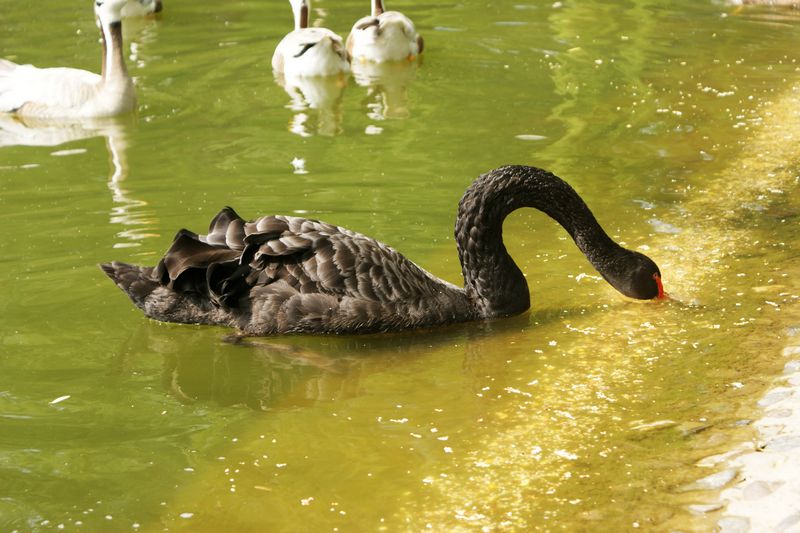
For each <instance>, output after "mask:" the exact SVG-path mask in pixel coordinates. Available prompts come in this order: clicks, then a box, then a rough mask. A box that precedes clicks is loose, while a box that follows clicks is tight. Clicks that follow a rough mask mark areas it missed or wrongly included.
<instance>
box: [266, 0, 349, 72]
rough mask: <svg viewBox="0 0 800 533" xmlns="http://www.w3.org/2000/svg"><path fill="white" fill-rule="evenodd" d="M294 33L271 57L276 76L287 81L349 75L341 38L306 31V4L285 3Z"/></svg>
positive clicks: (315, 30)
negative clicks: (290, 12)
mask: <svg viewBox="0 0 800 533" xmlns="http://www.w3.org/2000/svg"><path fill="white" fill-rule="evenodd" d="M289 1H290V2H291V4H292V11H293V12H294V31H292V32H290V33H288V34H287V35H286V37H284V38H283V39H282V40H281V42H280V43H278V46H277V47H276V48H275V53H274V54H273V55H272V68H273V70H274V71H275V72H276V73H279V74H284V75H286V76H290V77H298V76H335V75H337V74H341V73H344V72H349V71H350V63H349V62H348V60H347V54H346V53H345V51H344V44H343V41H342V38H341V37H339V36H338V35H337V34H336V33H334V32H332V31H331V30H329V29H326V28H309V27H308V12H309V5H308V1H307V0H289Z"/></svg>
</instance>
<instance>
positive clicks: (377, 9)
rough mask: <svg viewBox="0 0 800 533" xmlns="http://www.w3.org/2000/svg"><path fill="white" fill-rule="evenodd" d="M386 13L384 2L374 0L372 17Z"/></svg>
mask: <svg viewBox="0 0 800 533" xmlns="http://www.w3.org/2000/svg"><path fill="white" fill-rule="evenodd" d="M384 11H386V9H384V7H383V0H372V16H373V17H377V16H378V15H380V14H381V13H383V12H384Z"/></svg>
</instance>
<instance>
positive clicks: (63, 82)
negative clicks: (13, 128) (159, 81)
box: [0, 0, 136, 118]
mask: <svg viewBox="0 0 800 533" xmlns="http://www.w3.org/2000/svg"><path fill="white" fill-rule="evenodd" d="M126 3H127V0H98V1H97V2H95V4H96V5H95V13H96V14H97V18H98V19H99V23H100V28H101V30H102V35H103V69H102V74H101V75H98V74H95V73H93V72H88V71H86V70H80V69H74V68H64V67H57V68H38V67H34V66H33V65H18V64H16V63H13V62H11V61H8V60H3V59H0V113H16V114H19V115H24V116H31V117H41V118H92V117H107V116H113V115H119V114H121V113H127V112H130V111H132V110H133V109H134V107H135V106H136V92H135V89H134V87H133V81H132V80H131V78H130V76H129V75H128V71H127V69H126V67H125V61H124V59H123V50H122V24H121V22H120V21H121V18H122V8H123V6H124V5H125V4H126Z"/></svg>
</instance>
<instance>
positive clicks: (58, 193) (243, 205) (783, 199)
mask: <svg viewBox="0 0 800 533" xmlns="http://www.w3.org/2000/svg"><path fill="white" fill-rule="evenodd" d="M39 4H40V5H41V9H37V12H36V16H35V17H32V16H31V10H30V7H29V6H28V5H27V4H25V3H12V2H8V1H6V2H5V3H4V5H3V8H2V11H3V32H2V34H1V35H0V50H2V51H3V54H5V57H6V58H8V59H11V60H13V61H17V62H21V63H33V64H35V65H38V66H56V65H69V66H75V67H80V68H86V69H90V70H97V69H99V63H100V52H99V48H100V47H99V44H98V33H97V29H96V27H95V25H94V21H93V17H92V12H91V5H90V4H91V3H90V2H86V4H85V5H78V4H83V2H81V3H75V2H73V3H69V4H66V3H63V2H56V1H55V0H42V2H40V3H39ZM367 7H368V6H367V2H366V0H359V1H355V0H340V1H339V2H336V3H334V2H332V1H331V0H318V1H317V2H315V4H314V9H313V13H312V18H313V19H315V20H318V21H320V22H322V23H324V25H326V26H327V27H330V28H332V29H334V30H336V31H337V32H339V33H341V34H345V33H346V32H347V31H348V30H349V28H350V26H351V25H352V23H353V22H354V21H355V20H357V19H358V18H359V17H361V16H362V15H364V14H365V12H366V9H367ZM389 7H390V8H395V9H399V10H402V11H404V12H405V13H406V14H408V15H409V16H411V17H412V18H413V19H414V21H415V22H416V24H417V26H418V29H419V31H420V32H421V33H422V35H423V36H424V38H425V43H426V50H425V53H424V55H423V58H422V61H421V62H420V63H419V64H418V65H414V64H412V65H406V66H398V67H396V68H397V71H396V72H390V73H389V74H387V75H386V76H384V77H383V78H380V79H379V81H373V82H372V85H369V84H366V82H364V81H363V80H362V81H361V83H359V82H357V81H356V80H355V79H354V78H352V77H350V78H349V79H346V80H343V81H340V82H338V83H333V84H332V85H331V86H329V87H327V89H325V90H324V91H323V92H324V97H323V98H322V99H321V100H320V101H314V102H312V104H309V102H308V101H305V100H304V99H303V97H302V94H301V93H298V92H297V90H292V89H291V88H290V92H291V93H292V94H291V95H290V94H289V92H287V91H286V90H285V89H284V88H283V87H281V86H280V85H279V84H277V83H276V82H275V80H274V77H273V74H272V72H271V67H270V58H271V55H272V50H273V48H274V46H275V45H276V44H277V42H278V41H279V40H280V38H281V37H282V36H283V34H285V33H286V31H287V30H288V29H289V28H290V26H291V12H290V10H289V5H288V2H284V1H278V0H276V1H273V2H256V1H252V0H250V1H239V2H211V1H207V0H198V1H196V2H191V3H187V2H170V1H169V0H167V2H165V8H164V12H163V13H162V14H160V15H159V16H158V17H157V18H156V19H145V20H126V21H125V24H124V32H125V39H126V46H127V47H128V53H127V54H126V55H127V60H128V66H129V70H130V72H131V74H132V75H133V76H134V78H135V80H136V85H137V91H138V99H139V105H138V111H137V113H136V114H135V116H133V117H122V118H119V119H114V120H106V121H93V122H87V123H84V124H78V125H71V126H69V127H66V126H61V127H52V126H42V125H36V124H20V123H18V122H13V121H9V119H8V117H4V118H3V119H2V121H0V124H1V125H2V126H0V127H1V128H2V129H0V145H2V147H0V223H2V228H3V231H2V236H0V245H1V246H2V248H1V250H2V255H1V256H0V292H2V295H3V296H2V299H0V310H1V312H2V322H1V323H0V324H2V325H1V326H0V343H2V348H3V349H2V356H0V530H2V531H13V530H18V531H28V530H36V531H47V530H58V529H67V530H73V529H77V528H82V529H84V530H141V531H156V530H158V531H160V530H191V531H215V530H223V528H224V529H228V530H235V531H379V530H385V531H420V530H424V529H431V530H433V531H457V530H479V529H483V530H485V531H515V530H516V531H520V530H561V529H563V530H573V531H574V530H581V529H584V530H596V529H603V530H627V529H633V528H637V527H642V528H655V529H660V530H670V529H682V530H704V529H706V530H707V529H708V528H709V527H711V525H713V523H714V515H713V513H709V514H703V513H701V514H693V513H692V512H690V510H689V508H688V506H689V505H690V504H695V503H702V502H703V501H705V499H708V498H710V496H708V495H707V494H705V493H702V492H698V491H692V490H688V489H687V487H689V488H691V485H690V483H691V482H692V481H694V480H696V479H697V478H699V477H701V476H704V475H706V474H708V473H711V472H712V471H709V470H708V469H703V468H701V467H698V466H696V462H697V461H698V460H699V459H701V458H703V457H706V456H709V455H713V454H716V453H722V452H724V451H725V450H727V449H729V448H730V447H731V446H732V443H735V442H741V441H744V440H747V439H748V438H749V437H750V436H751V429H750V428H749V427H748V420H749V417H751V416H755V415H754V413H755V412H756V401H757V400H758V398H759V397H760V396H761V395H762V394H763V392H764V391H765V390H766V388H767V387H768V385H769V383H770V380H771V379H772V377H773V376H775V375H776V374H778V373H779V371H780V369H781V368H782V366H783V364H784V362H785V360H784V358H782V357H781V355H780V353H781V348H782V346H783V345H784V343H785V340H786V337H787V335H790V334H792V333H793V332H796V331H797V330H796V329H794V328H795V327H796V326H797V325H798V324H800V321H798V313H797V311H796V307H797V299H798V295H800V291H799V290H798V282H797V279H798V276H797V274H798V273H799V272H798V267H797V261H796V258H797V256H798V254H799V253H800V244H798V242H800V239H799V237H800V230H798V225H797V215H798V213H799V212H800V201H798V199H797V198H798V196H797V194H796V191H797V187H798V179H800V178H798V176H800V164H799V161H800V157H798V156H800V151H799V150H797V148H796V147H797V138H798V137H797V135H798V134H800V132H798V131H796V130H797V129H798V128H799V127H800V120H798V109H800V105H798V100H800V95H799V94H798V87H800V85H798V80H800V57H799V56H800V54H798V50H800V31H798V26H800V16H798V12H797V11H791V10H780V9H769V8H757V7H756V8H746V9H742V8H736V7H733V6H729V5H726V4H724V3H722V2H714V1H703V2H697V1H689V0H683V1H677V2H671V3H664V2H656V1H654V0H627V1H622V0H619V1H614V2H608V1H602V2H601V1H594V0H586V1H581V2H572V1H564V2H553V1H552V0H546V1H536V0H534V1H529V2H523V3H514V2H497V1H490V2H467V3H459V2H454V3H447V2H444V3H428V2H410V1H408V0H390V5H389ZM20 130H21V131H20ZM792 140H793V141H792ZM506 163H516V164H528V165H535V166H540V167H543V168H547V169H549V170H551V171H553V172H555V173H556V174H558V175H559V176H561V177H563V178H564V179H566V180H567V181H568V182H570V183H571V184H572V185H573V186H574V187H575V188H576V189H577V190H578V191H579V192H580V194H581V195H582V196H583V197H584V199H585V200H586V202H587V203H588V204H589V206H590V207H591V208H592V209H593V211H594V212H595V214H596V216H597V217H598V219H599V220H600V222H601V223H603V224H604V226H605V227H606V229H607V231H608V232H609V234H610V235H612V236H613V237H615V238H616V239H618V240H620V241H622V242H624V243H625V244H626V245H627V246H628V247H630V248H632V249H636V250H640V251H644V252H646V253H647V254H648V255H649V256H651V257H652V258H653V259H654V260H655V261H656V262H657V263H658V264H659V266H660V267H661V270H662V273H663V278H664V283H665V288H666V290H667V292H669V293H670V295H671V296H672V299H671V300H670V301H668V302H659V303H654V302H646V303H639V302H634V301H630V300H626V299H624V298H623V297H621V296H619V295H618V294H617V293H616V292H615V291H614V290H613V289H612V288H611V287H609V286H608V285H607V284H605V283H604V282H603V281H602V279H600V278H599V276H598V275H597V274H596V272H594V271H593V270H592V268H591V266H590V265H589V264H588V262H587V261H586V260H585V258H584V257H583V256H582V255H581V254H580V253H579V252H578V250H577V249H576V248H575V246H574V244H573V243H572V241H571V240H570V239H569V237H568V236H567V235H566V233H565V232H564V231H563V230H562V229H561V228H560V227H559V226H558V225H557V224H555V223H554V222H552V221H551V220H550V219H548V218H547V217H546V216H544V215H543V214H541V213H539V212H535V211H533V210H521V211H518V212H516V213H514V214H513V215H512V216H511V217H509V218H508V220H507V221H506V223H505V226H504V230H505V242H506V243H507V246H508V248H509V250H510V251H511V254H512V256H513V257H514V258H515V259H516V260H517V262H518V264H519V265H520V267H521V269H522V270H523V272H524V273H525V275H526V277H527V279H528V283H529V286H530V291H531V300H532V307H531V310H530V311H529V312H528V313H525V314H523V315H521V316H517V317H513V318H509V319H505V320H494V321H490V322H484V323H473V324H462V325H456V326H449V327H443V328H440V329H436V330H426V331H418V332H411V333H402V334H391V335H365V336H341V337H335V336H321V337H300V336H284V337H276V338H255V339H253V338H250V339H243V340H240V341H239V342H230V341H229V339H227V337H228V335H229V334H230V333H231V332H230V331H229V330H226V329H224V328H215V327H199V326H187V325H174V324H162V323H158V322H155V321H152V320H149V319H147V318H145V317H143V316H142V315H141V313H140V312H139V311H138V310H137V309H135V308H134V307H133V306H132V305H131V304H130V302H129V300H128V299H127V298H126V297H125V296H124V295H123V294H122V293H121V292H120V291H119V290H118V289H117V288H116V287H114V285H113V284H112V283H111V282H109V280H108V279H107V278H106V277H105V276H104V275H103V273H102V272H101V271H100V270H99V269H98V268H97V264H98V263H100V262H106V261H110V260H121V261H127V262H131V263H137V264H155V263H156V262H157V261H158V259H159V258H160V257H161V254H162V253H163V252H164V251H165V250H166V249H167V247H168V246H169V244H170V242H171V240H172V237H173V236H174V234H175V232H176V231H177V230H179V229H180V228H184V227H185V228H188V229H191V230H194V231H202V230H204V229H205V228H206V227H207V224H208V222H209V221H210V220H211V218H212V217H213V216H214V214H216V213H217V212H218V211H219V209H220V208H222V207H223V206H225V205H230V206H232V207H234V208H235V209H236V210H237V211H238V212H239V214H241V215H242V216H243V217H245V218H255V217H257V216H259V215H262V214H271V213H279V214H287V215H301V216H308V217H311V218H319V219H322V220H324V221H327V222H330V223H334V224H336V225H340V226H344V227H347V228H350V229H353V230H355V231H359V232H362V233H365V234H367V235H370V236H372V237H375V238H377V239H379V240H381V241H383V242H385V243H387V244H389V245H391V246H393V247H395V248H396V249H398V250H399V251H400V252H402V253H403V254H404V255H406V256H407V257H409V258H410V259H412V260H413V261H415V262H416V263H418V264H419V265H421V266H423V267H425V268H426V269H428V270H430V271H431V272H433V273H434V274H436V275H439V276H441V277H443V278H445V279H447V280H449V281H452V282H454V283H460V281H461V277H460V267H459V264H458V258H457V255H456V251H455V245H454V240H453V236H452V228H453V222H454V219H455V210H456V205H457V202H458V200H459V198H460V197H461V194H462V193H463V191H464V189H465V188H466V187H467V186H468V185H469V183H471V181H472V180H473V179H474V178H475V177H476V176H477V175H479V174H480V173H482V172H485V171H487V170H489V169H492V168H494V167H497V166H499V165H501V164H506Z"/></svg>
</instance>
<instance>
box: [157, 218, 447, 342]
mask: <svg viewBox="0 0 800 533" xmlns="http://www.w3.org/2000/svg"><path fill="white" fill-rule="evenodd" d="M154 276H155V278H156V279H157V280H158V281H159V282H160V283H161V284H162V285H163V286H166V287H168V288H170V289H172V290H174V291H177V292H179V293H184V294H194V295H197V296H198V297H200V298H203V299H205V298H207V299H208V300H209V301H211V302H212V303H213V304H214V305H216V306H220V307H223V308H229V309H232V310H237V309H241V310H245V309H248V310H249V309H250V308H252V309H253V311H252V312H253V314H254V315H255V314H256V313H257V308H259V307H263V308H269V310H270V311H269V312H266V311H265V313H266V314H271V315H276V314H277V313H278V312H279V311H283V312H284V313H289V314H290V315H292V316H297V317H298V319H300V318H302V317H305V318H307V317H308V316H309V315H314V316H316V315H319V314H325V313H326V312H327V313H329V311H330V310H331V309H334V308H336V309H337V310H338V311H337V312H339V314H342V315H345V314H347V313H349V314H351V315H353V316H356V315H364V316H361V318H360V319H359V320H361V321H362V322H363V321H364V320H370V321H371V320H374V319H378V318H380V317H367V316H366V315H370V314H381V313H383V314H392V315H396V314H398V313H402V312H403V311H402V308H403V306H404V305H410V306H412V307H414V308H420V306H421V305H422V303H421V302H423V301H425V300H431V302H432V303H433V301H436V300H438V299H440V298H441V297H442V294H443V293H450V292H452V291H459V289H457V288H456V287H454V286H452V285H450V284H449V283H446V282H443V281H442V280H439V279H438V278H435V277H434V276H432V275H430V274H428V273H427V272H426V271H424V270H423V269H421V268H420V267H418V266H417V265H416V264H414V263H413V262H411V261H409V260H408V259H406V258H405V257H404V256H402V255H401V254H399V253H398V252H396V251H395V250H393V249H392V248H390V247H388V246H386V245H384V244H382V243H380V242H378V241H376V240H374V239H371V238H368V237H365V236H364V235H361V234H359V233H356V232H353V231H350V230H347V229H344V228H340V227H337V226H333V225H331V224H326V223H324V222H320V221H317V220H311V219H305V218H299V217H288V216H265V217H261V218H259V219H257V220H254V221H252V222H245V221H244V220H243V219H242V218H241V217H239V216H238V215H237V214H236V213H235V212H234V211H233V209H231V208H225V209H223V210H222V211H221V212H220V213H219V214H218V215H217V216H216V217H215V218H214V220H213V221H212V222H211V225H210V227H209V232H208V234H207V235H197V234H194V233H192V232H189V231H186V230H182V231H180V232H179V233H178V235H177V236H176V238H175V240H174V241H173V243H172V246H171V247H170V248H169V250H168V251H167V252H166V254H165V255H164V258H163V259H162V260H161V262H160V263H159V265H158V266H157V267H156V269H155V270H154ZM289 300H291V301H292V305H291V306H284V304H285V303H286V302H287V301H289ZM343 302H344V303H343ZM262 304H263V305H262ZM345 305H347V306H349V308H348V309H340V308H342V307H343V306H345ZM282 306H283V307H284V308H282ZM292 306H294V307H295V309H294V310H292V309H291V308H290V309H286V308H285V307H292ZM387 309H390V311H387ZM441 311H443V310H439V312H441ZM439 312H437V313H436V314H439ZM329 314H330V313H329ZM305 318H304V319H305ZM412 318H413V317H412ZM255 319H258V317H255ZM392 319H393V320H395V319H396V317H395V318H392ZM263 320H271V318H269V317H263ZM282 320H289V321H291V318H288V319H286V318H284V319H282ZM336 320H345V319H344V318H342V317H339V318H337V319H336ZM339 327H342V328H345V325H341V326H339ZM268 329H271V328H268ZM277 329H278V330H283V329H285V324H281V327H279V328H277ZM345 329H346V328H345Z"/></svg>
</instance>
